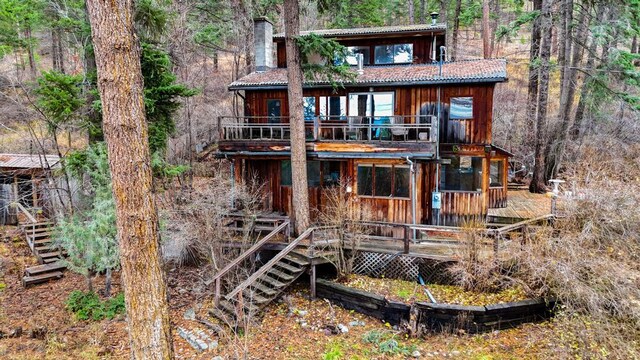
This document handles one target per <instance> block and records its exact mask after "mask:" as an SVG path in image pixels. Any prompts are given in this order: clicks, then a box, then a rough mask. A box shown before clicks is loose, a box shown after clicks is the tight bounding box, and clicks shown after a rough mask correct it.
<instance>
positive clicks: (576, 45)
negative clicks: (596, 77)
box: [546, 0, 589, 178]
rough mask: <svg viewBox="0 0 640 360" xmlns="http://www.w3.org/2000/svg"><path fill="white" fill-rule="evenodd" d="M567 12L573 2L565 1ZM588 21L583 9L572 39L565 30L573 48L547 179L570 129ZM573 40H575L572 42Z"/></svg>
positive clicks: (555, 167) (553, 171)
mask: <svg viewBox="0 0 640 360" xmlns="http://www.w3.org/2000/svg"><path fill="white" fill-rule="evenodd" d="M567 8H568V11H570V12H572V11H573V1H571V0H569V1H567ZM567 21H568V22H573V19H572V16H571V15H569V16H567ZM588 21H589V19H588V18H587V10H586V9H583V10H582V11H581V13H580V17H579V19H578V22H577V24H576V25H577V27H578V28H577V31H576V36H575V37H574V35H573V33H572V29H571V28H569V29H567V30H568V31H567V37H568V41H567V45H566V47H567V48H573V52H572V53H571V54H567V57H566V63H567V65H569V64H570V66H568V67H567V68H566V69H565V73H564V83H563V84H562V91H561V92H560V94H561V95H560V108H559V109H558V122H559V124H560V131H558V132H557V135H556V140H555V141H553V142H552V143H551V144H549V147H550V151H549V153H548V156H547V157H546V164H547V170H546V173H547V177H548V178H555V177H556V176H557V175H558V170H559V167H560V163H561V162H562V158H563V156H564V151H565V147H566V142H567V138H568V137H569V130H570V129H571V123H572V121H571V120H572V119H571V109H572V108H573V101H574V97H575V93H576V75H577V71H576V68H578V66H580V63H581V62H582V56H583V53H584V52H583V49H584V43H585V42H586V40H587V32H588V29H589V24H588ZM574 39H575V40H574Z"/></svg>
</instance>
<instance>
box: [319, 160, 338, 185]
mask: <svg viewBox="0 0 640 360" xmlns="http://www.w3.org/2000/svg"><path fill="white" fill-rule="evenodd" d="M339 183H340V162H339V161H323V162H322V186H336V185H338V184H339Z"/></svg>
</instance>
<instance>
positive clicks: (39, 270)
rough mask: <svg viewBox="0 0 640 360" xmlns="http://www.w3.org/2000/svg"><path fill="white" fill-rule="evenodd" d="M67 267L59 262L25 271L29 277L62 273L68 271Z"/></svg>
mask: <svg viewBox="0 0 640 360" xmlns="http://www.w3.org/2000/svg"><path fill="white" fill-rule="evenodd" d="M66 268H67V267H66V266H65V265H64V264H62V263H59V262H54V263H51V264H46V265H36V266H32V267H29V268H26V269H25V272H26V274H27V275H28V276H35V275H40V274H45V273H50V272H55V271H61V270H64V269H66Z"/></svg>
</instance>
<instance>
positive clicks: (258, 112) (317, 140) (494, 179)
mask: <svg viewBox="0 0 640 360" xmlns="http://www.w3.org/2000/svg"><path fill="white" fill-rule="evenodd" d="M445 31H446V26H445V25H444V24H438V23H436V22H435V21H434V22H433V23H432V24H421V25H411V26H390V27H372V28H361V29H332V30H314V31H312V32H313V33H314V34H317V35H319V36H323V37H327V38H331V39H334V40H336V41H338V42H340V43H341V44H343V45H345V46H346V47H347V49H348V50H349V53H350V56H349V57H348V59H347V61H348V62H349V64H352V65H353V67H354V71H357V69H361V71H358V72H357V76H356V77H355V79H354V80H353V81H350V82H349V83H344V84H342V85H343V86H342V87H341V88H339V89H335V88H334V87H332V86H331V84H330V83H329V82H327V81H323V80H315V81H308V82H305V84H304V88H303V95H304V105H303V106H304V114H305V121H306V134H307V145H306V146H307V159H308V165H307V166H308V168H307V170H308V182H309V196H310V204H311V206H312V207H313V208H316V209H318V210H322V207H323V204H324V202H325V199H324V196H323V194H324V190H325V189H327V188H328V187H332V186H336V185H337V184H338V183H340V182H341V181H342V182H343V183H344V182H347V183H348V187H347V191H349V192H350V196H352V197H353V200H354V201H357V202H358V203H359V204H362V205H363V206H369V207H370V208H371V210H372V212H373V216H374V219H373V220H376V221H384V222H392V223H406V224H437V225H460V224H461V223H462V222H463V221H465V220H471V219H473V220H484V218H485V216H486V214H487V210H488V208H490V207H503V206H506V202H507V166H508V159H509V157H510V156H511V154H510V153H508V152H507V151H505V150H503V149H501V148H499V147H496V146H494V145H493V144H492V142H491V122H492V109H493V91H494V88H495V86H496V84H497V83H500V82H504V81H506V80H507V74H506V61H505V60H500V59H479V60H465V61H455V62H447V61H442V62H440V61H439V60H441V59H443V58H445V57H446V53H445V50H446V48H445V47H444V44H445V43H444V42H445ZM272 32H273V30H272V25H271V23H269V22H268V21H267V20H266V19H256V20H255V48H256V59H255V61H256V69H257V71H256V72H254V73H251V74H249V75H247V76H245V77H242V78H241V79H239V80H237V81H235V82H233V83H232V84H231V85H230V86H229V89H230V90H231V91H234V92H239V93H240V95H241V96H242V97H243V98H244V115H243V116H239V117H238V116H228V117H220V118H219V119H218V122H219V123H218V129H219V136H220V138H219V146H218V156H219V157H224V158H227V159H229V160H230V161H231V162H232V164H233V169H234V174H235V177H236V179H237V180H241V179H242V178H248V177H254V176H257V177H259V178H260V179H262V180H263V181H264V182H265V183H266V184H267V191H268V192H269V195H268V201H267V204H265V205H266V207H267V208H268V209H269V210H272V211H274V212H280V213H283V214H289V213H290V212H291V209H292V205H291V201H292V200H291V199H292V197H291V163H290V129H289V124H288V115H289V114H288V106H289V105H288V103H287V69H286V68H285V66H286V55H285V51H284V36H283V35H282V34H280V35H275V36H273V34H272ZM303 35H304V34H303ZM274 54H275V60H274Z"/></svg>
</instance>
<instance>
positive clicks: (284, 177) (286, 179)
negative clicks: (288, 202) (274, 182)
mask: <svg viewBox="0 0 640 360" xmlns="http://www.w3.org/2000/svg"><path fill="white" fill-rule="evenodd" d="M280 185H282V186H291V161H289V160H282V161H281V162H280Z"/></svg>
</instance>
